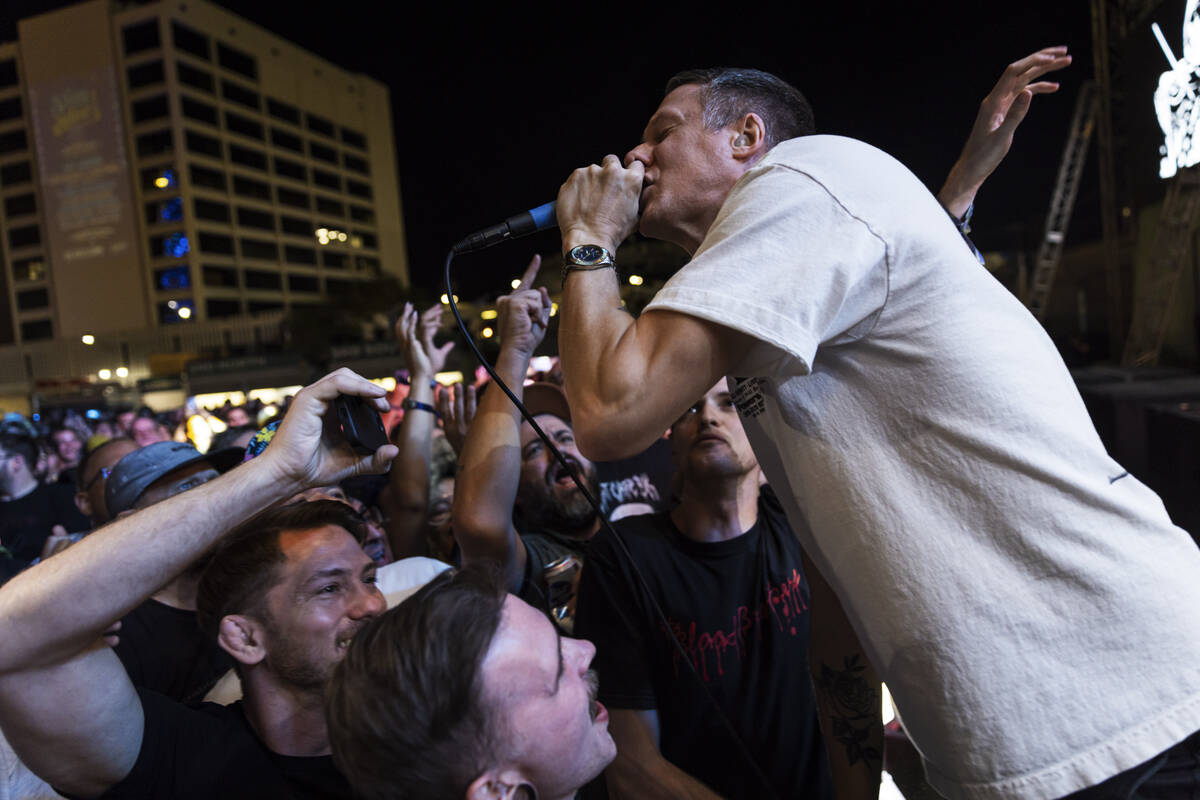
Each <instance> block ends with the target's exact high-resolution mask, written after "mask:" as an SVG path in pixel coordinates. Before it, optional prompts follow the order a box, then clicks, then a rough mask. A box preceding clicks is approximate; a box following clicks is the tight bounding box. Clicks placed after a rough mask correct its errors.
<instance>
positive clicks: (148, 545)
mask: <svg viewBox="0 0 1200 800" xmlns="http://www.w3.org/2000/svg"><path fill="white" fill-rule="evenodd" d="M339 393H347V394H359V395H363V396H366V397H372V398H380V400H379V402H381V403H383V402H385V401H383V400H382V395H383V390H382V389H380V388H379V387H377V386H375V385H374V384H372V383H370V382H369V381H366V380H364V379H363V378H361V377H359V376H357V375H355V374H354V373H352V372H350V371H348V370H339V371H337V372H335V373H333V374H332V375H328V376H326V377H325V378H323V379H321V380H320V381H318V382H317V383H315V384H313V385H312V386H310V387H308V388H306V389H304V390H302V391H301V392H300V394H298V395H297V396H296V399H295V401H294V402H293V404H292V407H291V409H290V410H289V412H288V414H287V416H286V417H285V418H284V421H283V424H282V425H281V426H280V429H279V431H278V432H277V434H276V436H275V438H274V440H273V441H272V444H271V447H270V448H269V449H268V450H267V451H266V452H265V453H263V455H261V456H259V457H258V458H257V459H255V460H254V461H251V462H250V463H248V464H245V465H243V466H241V467H238V468H237V469H236V470H234V471H233V472H231V473H229V474H226V475H223V476H221V477H219V478H216V479H215V480H212V481H210V482H208V483H206V484H204V485H203V486H199V487H197V488H195V489H193V490H191V491H189V492H185V493H183V494H179V495H176V496H175V497H172V498H170V499H168V500H165V501H163V502H161V503H158V504H156V505H154V506H151V507H149V508H146V509H144V510H142V511H139V512H137V513H136V514H133V515H131V516H128V517H125V518H122V519H118V520H116V521H115V522H113V523H112V524H110V525H108V526H106V527H105V528H103V529H102V530H100V531H97V532H96V533H95V534H93V535H91V536H88V537H86V538H85V539H84V540H83V541H81V542H79V543H78V544H76V545H74V546H73V547H70V548H68V549H67V550H65V551H63V552H62V553H59V554H58V555H56V556H55V557H54V558H51V559H49V560H47V561H46V562H44V563H42V564H39V565H37V566H36V567H34V568H33V569H30V570H27V571H26V572H25V573H23V574H21V575H19V576H17V577H16V578H14V579H13V580H11V581H9V583H8V584H6V585H5V586H4V587H3V589H0V641H3V642H4V647H3V648H0V719H3V721H4V722H3V724H4V732H5V734H6V736H8V738H9V740H10V742H11V743H12V744H13V747H14V749H15V750H16V751H17V753H18V755H20V756H21V758H22V759H23V760H24V761H25V762H26V763H27V764H28V765H29V766H30V767H31V768H32V769H33V770H34V771H35V772H37V773H38V774H39V775H41V776H42V777H43V778H44V779H46V780H48V781H50V782H51V783H53V784H54V785H55V786H57V787H59V788H61V789H63V790H65V791H68V792H71V793H76V794H80V795H83V796H91V795H97V794H100V793H101V792H103V791H104V790H106V789H107V788H109V787H110V786H112V785H113V784H114V783H116V782H117V781H119V780H120V779H122V778H123V777H124V776H125V775H127V774H128V772H129V770H130V769H131V768H132V767H133V763H134V760H135V759H136V758H137V754H138V751H139V750H140V748H141V739H142V724H143V719H142V710H141V705H140V703H139V702H138V699H137V695H136V693H135V692H134V689H133V686H132V685H131V684H130V683H129V679H128V677H127V676H126V675H125V671H124V669H122V667H121V663H120V661H119V660H118V659H117V657H116V656H115V655H114V654H113V653H112V651H111V650H109V648H107V647H106V646H104V645H103V643H101V642H99V641H98V640H99V639H100V636H101V634H102V633H103V631H104V630H105V629H106V628H108V627H109V626H110V625H111V624H112V621H113V620H115V619H119V618H120V617H122V616H124V615H125V614H126V613H128V612H129V611H130V610H131V609H133V608H134V607H135V606H137V605H138V604H139V603H141V602H142V601H144V600H145V599H146V598H147V597H149V596H150V595H151V594H152V593H153V592H154V591H156V590H157V589H158V588H159V587H160V586H161V585H162V584H163V583H164V582H165V581H166V580H168V579H170V577H171V576H173V575H177V574H178V573H180V572H181V571H183V569H184V568H185V567H187V566H188V565H189V564H191V563H192V562H193V561H195V560H196V558H197V557H199V556H200V555H201V554H202V553H204V552H205V551H206V550H208V548H209V547H211V546H212V545H213V544H214V543H215V542H216V541H217V540H218V539H219V538H220V537H221V536H222V535H223V534H224V533H226V532H227V531H229V530H230V529H231V528H233V527H234V526H235V525H237V524H238V523H240V522H242V521H243V520H245V519H246V518H248V517H250V516H251V515H253V514H254V513H257V512H258V511H260V510H262V509H264V508H266V507H267V506H269V505H270V504H272V503H274V502H277V501H279V500H282V499H284V498H287V497H289V496H291V495H292V494H295V493H296V492H297V491H300V490H302V489H305V488H308V487H310V486H315V485H328V484H330V483H336V482H337V481H339V480H343V479H345V478H347V477H349V476H350V475H353V474H358V473H364V472H368V471H373V472H381V471H383V469H385V468H386V465H387V463H388V462H389V461H390V460H391V458H392V456H393V455H394V454H395V448H394V447H392V446H390V445H388V446H386V447H382V448H380V449H379V450H378V451H377V452H376V453H375V454H374V455H373V456H359V455H357V454H355V453H354V452H353V451H352V450H351V449H350V448H349V447H348V446H347V445H346V444H345V443H344V442H332V441H323V431H324V419H323V417H324V415H325V413H326V412H327V411H328V410H329V408H330V407H331V404H332V400H333V399H334V398H335V397H336V396H337V395H338V394H339Z"/></svg>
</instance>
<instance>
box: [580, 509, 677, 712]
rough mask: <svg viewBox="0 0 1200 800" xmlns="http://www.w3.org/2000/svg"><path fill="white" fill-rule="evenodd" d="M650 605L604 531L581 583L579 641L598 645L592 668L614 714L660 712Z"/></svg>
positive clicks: (608, 535) (597, 540)
mask: <svg viewBox="0 0 1200 800" xmlns="http://www.w3.org/2000/svg"><path fill="white" fill-rule="evenodd" d="M644 608H645V606H644V602H643V601H642V599H641V597H640V595H639V596H636V597H635V595H634V594H633V592H632V591H631V585H630V582H629V576H628V574H627V573H626V572H625V571H624V569H623V568H622V567H621V562H620V561H619V560H618V559H617V558H616V553H615V552H614V550H613V547H612V543H611V534H610V533H609V532H608V531H603V530H602V531H601V532H600V533H598V534H597V535H596V539H595V540H594V541H593V543H592V547H591V550H589V552H588V560H587V563H586V564H585V565H584V568H583V572H582V573H581V575H580V578H579V594H578V597H577V598H576V604H575V635H576V636H577V637H578V638H580V639H587V640H589V641H591V642H592V643H593V644H594V645H596V658H595V659H594V660H593V662H592V665H593V667H594V668H595V670H596V672H597V673H598V674H599V676H600V693H599V697H600V701H601V702H602V703H604V704H605V705H607V706H609V707H611V708H622V709H637V710H646V709H653V708H657V707H658V703H657V702H656V699H655V695H654V685H653V683H652V681H651V675H650V664H649V659H650V649H649V641H648V640H647V636H646V634H647V631H646V628H645V622H644V620H645V619H646V615H645V611H644Z"/></svg>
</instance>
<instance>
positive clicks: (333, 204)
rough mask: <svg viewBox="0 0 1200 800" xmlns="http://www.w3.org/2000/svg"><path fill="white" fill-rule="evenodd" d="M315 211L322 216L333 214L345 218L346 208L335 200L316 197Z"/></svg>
mask: <svg viewBox="0 0 1200 800" xmlns="http://www.w3.org/2000/svg"><path fill="white" fill-rule="evenodd" d="M317 211H318V212H320V213H322V214H333V215H335V216H338V217H344V216H346V207H345V206H343V205H342V204H341V203H339V202H338V201H336V200H330V199H329V198H328V197H321V195H317Z"/></svg>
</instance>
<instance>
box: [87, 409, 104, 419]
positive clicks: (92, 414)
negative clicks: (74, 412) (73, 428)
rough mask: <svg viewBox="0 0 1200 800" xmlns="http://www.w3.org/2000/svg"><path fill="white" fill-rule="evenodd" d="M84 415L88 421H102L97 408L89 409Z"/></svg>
mask: <svg viewBox="0 0 1200 800" xmlns="http://www.w3.org/2000/svg"><path fill="white" fill-rule="evenodd" d="M83 415H84V416H85V417H87V418H88V419H100V412H99V410H97V409H95V408H89V409H88V410H87V411H85V412H84V413H83Z"/></svg>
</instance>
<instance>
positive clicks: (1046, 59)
mask: <svg viewBox="0 0 1200 800" xmlns="http://www.w3.org/2000/svg"><path fill="white" fill-rule="evenodd" d="M1070 63H1071V57H1070V56H1069V55H1067V48H1066V47H1047V48H1045V49H1044V50H1039V51H1037V52H1036V53H1033V54H1031V55H1028V56H1026V57H1025V58H1022V59H1021V60H1019V61H1014V62H1013V63H1012V64H1009V65H1008V68H1007V69H1005V70H1004V74H1003V75H1001V76H1000V80H999V81H997V82H996V85H995V86H993V87H992V91H991V92H989V93H988V95H987V97H985V98H983V102H982V103H980V105H979V115H978V116H977V117H976V118H975V125H974V127H972V128H971V134H970V135H969V136H968V137H967V143H966V144H965V145H964V146H963V151H962V154H961V155H960V156H959V157H958V161H956V162H955V163H954V166H953V167H951V168H950V174H949V175H947V176H946V183H945V184H944V185H943V186H942V189H941V191H940V192H938V201H939V202H941V204H942V205H943V206H945V208H946V210H947V211H949V212H950V214H951V216H953V217H954V218H956V219H958V218H960V217H962V216H963V214H966V213H967V208H968V207H970V205H971V203H973V202H975V194H976V193H977V192H978V191H979V188H980V187H981V186H982V185H983V182H984V181H985V180H987V177H988V176H989V175H991V174H992V171H993V170H995V169H996V167H998V166H1000V162H1001V161H1003V160H1004V156H1005V155H1007V154H1008V149H1009V148H1010V147H1012V142H1013V134H1015V133H1016V131H1017V126H1018V125H1020V124H1021V120H1023V119H1025V115H1026V114H1027V113H1029V105H1030V103H1032V102H1033V96H1034V95H1035V94H1048V93H1050V92H1057V91H1058V84H1057V83H1054V82H1053V81H1034V79H1035V78H1038V77H1040V76H1042V75H1045V74H1046V73H1047V72H1053V71H1054V70H1059V69H1062V68H1063V67H1066V66H1067V65H1068V64H1070Z"/></svg>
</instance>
